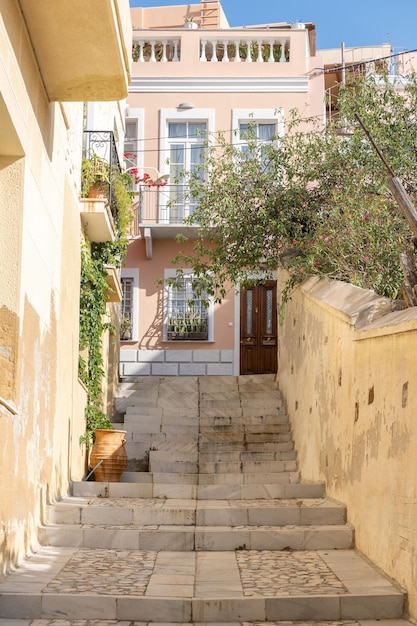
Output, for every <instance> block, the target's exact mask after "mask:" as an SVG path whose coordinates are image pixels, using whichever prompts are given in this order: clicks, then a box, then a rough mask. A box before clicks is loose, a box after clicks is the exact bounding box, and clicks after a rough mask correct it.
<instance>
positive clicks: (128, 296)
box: [120, 277, 134, 341]
mask: <svg viewBox="0 0 417 626" xmlns="http://www.w3.org/2000/svg"><path fill="white" fill-rule="evenodd" d="M121 282H122V303H121V318H120V339H122V340H124V341H129V340H131V339H132V328H133V283H134V281H133V278H123V277H122V279H121Z"/></svg>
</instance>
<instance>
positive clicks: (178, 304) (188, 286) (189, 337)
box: [165, 270, 212, 341]
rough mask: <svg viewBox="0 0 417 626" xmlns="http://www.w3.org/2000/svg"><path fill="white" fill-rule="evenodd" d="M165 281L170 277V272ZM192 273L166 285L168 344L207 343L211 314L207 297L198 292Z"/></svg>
mask: <svg viewBox="0 0 417 626" xmlns="http://www.w3.org/2000/svg"><path fill="white" fill-rule="evenodd" d="M165 276H166V279H168V278H173V277H174V273H173V272H172V271H170V270H166V272H165ZM195 280H196V279H195V277H194V276H193V274H192V273H191V272H190V273H184V274H183V276H181V277H175V284H169V282H167V283H166V312H165V313H166V315H165V319H166V339H167V340H168V341H208V340H209V339H211V335H212V332H211V321H212V311H211V303H210V302H209V299H208V297H207V294H206V293H205V292H204V291H203V292H202V293H199V290H198V289H197V288H196V283H195Z"/></svg>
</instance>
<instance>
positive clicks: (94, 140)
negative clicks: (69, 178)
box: [82, 130, 121, 219]
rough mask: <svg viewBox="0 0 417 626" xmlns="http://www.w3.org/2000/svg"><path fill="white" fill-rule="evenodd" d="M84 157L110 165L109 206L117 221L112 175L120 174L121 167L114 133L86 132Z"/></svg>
mask: <svg viewBox="0 0 417 626" xmlns="http://www.w3.org/2000/svg"><path fill="white" fill-rule="evenodd" d="M82 156H83V158H86V159H92V158H93V157H99V159H101V160H102V161H104V162H105V163H106V164H108V166H109V181H108V183H107V184H108V204H109V206H110V210H111V213H112V216H113V219H117V209H116V201H115V197H114V190H113V186H112V176H111V175H110V173H112V172H116V173H120V172H121V167H120V160H119V155H118V152H117V148H116V141H115V138H114V133H113V132H112V131H110V130H85V131H84V133H83V152H82ZM106 195H107V194H106Z"/></svg>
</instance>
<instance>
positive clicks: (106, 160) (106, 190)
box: [80, 130, 121, 242]
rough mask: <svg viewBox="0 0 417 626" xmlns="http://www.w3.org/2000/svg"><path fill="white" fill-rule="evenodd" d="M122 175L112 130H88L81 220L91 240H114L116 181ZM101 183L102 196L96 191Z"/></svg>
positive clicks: (117, 215) (84, 159) (83, 167)
mask: <svg viewBox="0 0 417 626" xmlns="http://www.w3.org/2000/svg"><path fill="white" fill-rule="evenodd" d="M119 175H121V167H120V161H119V157H118V153H117V148H116V142H115V139H114V134H113V132H112V131H107V130H93V131H84V136H83V162H82V170H81V193H82V199H81V206H80V213H81V220H82V224H83V226H84V229H85V232H86V234H87V236H88V238H89V239H90V241H96V242H102V241H113V240H114V238H115V235H116V230H117V225H118V221H119V210H118V198H117V195H116V194H115V189H114V182H115V179H116V178H117V176H119ZM97 182H98V183H100V185H101V192H100V194H99V196H98V197H97V195H96V194H95V193H94V186H95V183H97Z"/></svg>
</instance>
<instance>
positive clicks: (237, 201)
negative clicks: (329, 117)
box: [173, 76, 417, 300]
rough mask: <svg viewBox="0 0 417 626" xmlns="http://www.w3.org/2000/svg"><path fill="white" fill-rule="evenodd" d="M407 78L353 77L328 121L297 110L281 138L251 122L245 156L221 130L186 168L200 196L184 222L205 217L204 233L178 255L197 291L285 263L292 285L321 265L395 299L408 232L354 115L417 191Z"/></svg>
mask: <svg viewBox="0 0 417 626" xmlns="http://www.w3.org/2000/svg"><path fill="white" fill-rule="evenodd" d="M403 87H404V86H402V87H401V89H399V86H398V85H393V84H392V83H391V82H390V81H389V80H388V77H383V76H378V77H375V78H364V77H354V78H352V79H351V81H350V83H349V84H348V85H347V86H346V87H344V88H341V91H340V99H339V102H338V106H339V116H338V118H337V119H336V121H332V122H331V123H329V124H328V125H327V127H326V128H323V126H322V124H321V121H320V120H306V119H303V118H302V117H301V115H300V114H298V113H297V112H291V114H290V115H289V119H288V120H287V122H286V133H285V135H284V136H283V137H280V138H275V140H274V141H272V142H269V144H267V145H265V144H264V145H262V146H260V145H259V142H258V141H257V139H256V137H255V133H254V132H253V131H252V132H251V129H249V132H248V136H247V137H246V138H245V141H246V143H247V146H248V150H247V152H245V153H243V152H242V151H241V149H240V147H239V146H234V145H231V144H230V143H229V142H228V141H227V140H226V139H225V137H224V136H223V135H222V134H219V135H217V136H216V137H215V140H214V141H213V142H212V144H211V145H210V144H207V147H206V161H205V163H204V164H203V165H202V166H201V168H200V171H199V170H198V168H197V169H196V170H195V171H194V172H191V173H190V174H187V173H185V174H184V178H185V180H186V182H187V183H188V185H189V192H188V193H189V194H190V197H191V198H193V199H197V200H198V203H197V208H196V210H195V212H194V213H193V215H191V216H190V218H189V220H188V221H189V223H190V224H199V225H200V231H199V232H200V237H199V239H198V240H197V241H196V243H195V245H194V250H193V253H192V254H191V255H185V254H182V253H180V254H179V255H178V256H177V257H176V258H175V259H174V260H173V262H174V263H176V264H180V265H182V266H188V267H192V268H193V271H194V275H195V276H196V277H197V278H198V279H199V281H200V285H201V287H200V289H204V290H206V291H207V292H208V293H209V294H210V295H213V296H214V297H215V298H217V299H218V300H221V299H222V298H223V297H224V295H225V291H226V289H227V285H228V284H232V285H238V284H240V285H243V286H245V285H246V284H248V282H253V281H254V279H255V277H256V279H257V280H259V277H265V278H267V277H268V275H270V274H271V272H272V271H274V270H276V268H277V267H278V266H279V265H282V266H284V267H286V268H288V269H289V271H290V280H289V283H288V287H289V288H291V287H292V286H293V285H294V284H296V283H297V282H298V281H299V280H302V279H303V278H304V277H305V276H306V275H307V274H318V275H320V276H327V277H330V278H334V279H338V280H342V281H346V282H350V283H352V284H355V285H357V286H360V287H364V288H370V289H374V290H375V291H376V292H378V293H379V294H382V295H385V296H388V297H390V298H393V299H395V298H397V297H398V296H399V294H400V293H401V283H402V279H403V275H402V270H401V266H400V260H399V256H400V253H401V252H403V251H404V250H405V249H407V248H410V247H411V239H412V237H411V233H410V231H409V227H408V224H407V222H406V220H405V218H404V216H403V215H402V213H401V211H400V210H399V208H398V207H397V206H396V204H395V202H394V201H393V198H392V197H391V193H390V191H389V189H388V186H387V181H388V177H389V175H388V173H387V170H386V168H385V167H384V165H383V163H382V161H381V159H380V158H379V157H378V155H377V153H376V152H375V150H374V149H373V147H372V146H371V144H370V142H369V141H368V139H367V138H366V135H365V134H364V131H363V129H362V128H361V126H360V125H359V124H358V121H357V118H356V114H359V115H360V117H361V119H362V120H363V122H364V124H365V126H366V127H367V128H368V130H369V131H370V133H371V135H372V136H373V138H374V139H375V141H376V143H377V145H378V146H379V148H380V150H381V151H382V152H383V153H384V155H385V157H386V159H387V161H388V163H389V164H390V166H391V167H392V169H393V171H394V172H395V175H396V176H397V177H399V178H400V179H401V180H402V182H403V184H404V186H405V188H406V190H407V192H408V193H409V194H410V196H411V198H412V199H415V198H416V195H417V167H416V165H417V124H416V112H417V79H416V77H415V76H411V77H409V80H408V82H407V83H406V85H405V87H404V88H403ZM341 131H342V132H341ZM346 131H348V134H349V136H348V137H347V136H346ZM202 170H204V171H206V172H209V175H208V176H202Z"/></svg>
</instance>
